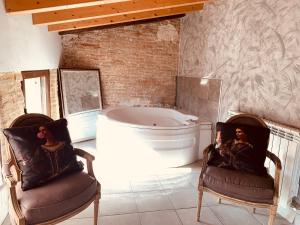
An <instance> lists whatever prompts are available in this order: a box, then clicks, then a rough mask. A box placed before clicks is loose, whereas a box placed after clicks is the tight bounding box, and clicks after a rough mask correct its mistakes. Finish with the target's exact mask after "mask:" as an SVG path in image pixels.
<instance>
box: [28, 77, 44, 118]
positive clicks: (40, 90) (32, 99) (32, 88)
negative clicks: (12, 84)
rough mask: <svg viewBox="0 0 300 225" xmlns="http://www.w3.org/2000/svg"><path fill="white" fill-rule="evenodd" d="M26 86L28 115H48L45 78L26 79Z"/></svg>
mask: <svg viewBox="0 0 300 225" xmlns="http://www.w3.org/2000/svg"><path fill="white" fill-rule="evenodd" d="M24 84H25V85H24V86H25V103H26V109H27V113H43V114H47V110H46V90H45V86H46V84H45V77H35V78H29V79H25V80H24Z"/></svg>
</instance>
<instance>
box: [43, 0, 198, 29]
mask: <svg viewBox="0 0 300 225" xmlns="http://www.w3.org/2000/svg"><path fill="white" fill-rule="evenodd" d="M202 9H203V4H202V3H198V4H196V5H192V6H179V7H173V8H170V9H161V10H151V11H147V12H141V13H132V14H129V15H126V14H125V15H118V16H111V17H107V18H100V19H91V20H83V21H78V22H70V23H62V24H54V25H49V26H48V30H49V31H68V30H76V29H83V28H90V27H97V26H104V25H111V24H118V23H125V22H132V21H138V20H145V19H153V18H158V17H165V16H172V15H178V14H183V13H189V12H194V11H199V10H202Z"/></svg>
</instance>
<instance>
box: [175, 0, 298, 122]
mask: <svg viewBox="0 0 300 225" xmlns="http://www.w3.org/2000/svg"><path fill="white" fill-rule="evenodd" d="M181 25H182V27H181V42H180V61H179V76H182V77H198V78H201V77H207V76H208V77H211V78H217V79H221V80H222V93H221V105H220V115H219V116H220V119H221V120H224V119H225V118H226V117H227V111H228V110H240V111H245V112H250V113H255V114H257V115H259V116H263V117H265V118H267V119H271V120H274V121H278V122H281V123H285V124H289V125H292V126H296V127H300V1H299V0H288V1H286V0H251V1H250V0H215V1H214V2H213V3H211V4H208V5H206V6H205V9H204V11H203V12H201V13H195V14H190V15H188V16H186V17H184V18H183V19H182V21H181ZM204 107H205V106H204Z"/></svg>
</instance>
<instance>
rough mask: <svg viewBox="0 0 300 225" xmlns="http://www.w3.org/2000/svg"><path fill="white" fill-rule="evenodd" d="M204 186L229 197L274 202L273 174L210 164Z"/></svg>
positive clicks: (256, 201)
mask: <svg viewBox="0 0 300 225" xmlns="http://www.w3.org/2000/svg"><path fill="white" fill-rule="evenodd" d="M203 182H204V184H203V185H204V187H207V188H209V189H211V190H213V191H215V192H217V193H220V194H223V195H226V196H228V197H233V198H237V199H240V200H244V201H249V202H255V203H267V204H272V203H273V194H274V180H273V178H272V177H271V176H269V175H268V176H257V175H254V174H250V173H246V172H241V171H236V170H229V169H224V168H218V167H214V166H208V167H207V169H206V171H205V173H204V180H203Z"/></svg>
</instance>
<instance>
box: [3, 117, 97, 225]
mask: <svg viewBox="0 0 300 225" xmlns="http://www.w3.org/2000/svg"><path fill="white" fill-rule="evenodd" d="M52 121H53V119H51V118H50V117H48V116H46V115H43V114H39V113H29V114H24V115H21V116H19V117H18V118H16V119H15V120H14V121H13V122H12V123H11V125H10V128H13V127H21V126H32V125H38V124H43V123H47V122H52ZM74 152H75V154H76V155H77V156H79V157H82V158H84V159H86V162H87V167H88V174H89V175H90V176H92V177H94V178H95V176H94V172H93V167H92V161H93V160H94V156H92V155H91V154H89V153H87V152H85V151H84V150H82V149H77V148H74ZM6 154H7V162H5V163H4V170H5V171H7V173H8V174H4V179H5V181H6V184H7V186H8V188H9V195H10V200H9V215H10V221H11V224H12V225H15V224H16V225H26V219H25V217H24V215H23V213H22V209H21V207H20V204H19V201H18V197H17V192H16V185H17V183H18V182H20V181H21V170H20V169H19V166H18V164H17V161H16V158H15V155H14V152H13V150H12V148H11V146H10V145H9V143H8V142H7V141H6ZM95 179H96V178H95ZM100 198H101V185H100V183H99V182H98V181H97V191H96V194H95V195H94V196H93V197H92V198H91V199H90V200H89V201H88V202H85V203H84V204H83V205H82V206H80V207H79V208H77V209H75V210H73V211H71V212H69V213H67V214H65V215H63V216H61V217H58V218H54V219H52V220H50V221H45V222H43V223H40V224H37V225H53V224H57V223H60V222H62V221H64V220H66V219H69V218H71V217H73V216H74V215H76V214H78V213H80V212H81V211H83V210H84V209H86V208H87V207H88V206H89V205H90V204H91V203H92V202H94V225H97V223H98V211H99V200H100Z"/></svg>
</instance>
